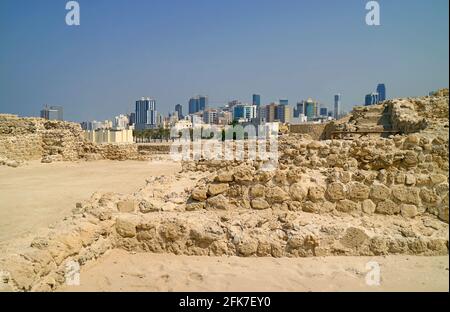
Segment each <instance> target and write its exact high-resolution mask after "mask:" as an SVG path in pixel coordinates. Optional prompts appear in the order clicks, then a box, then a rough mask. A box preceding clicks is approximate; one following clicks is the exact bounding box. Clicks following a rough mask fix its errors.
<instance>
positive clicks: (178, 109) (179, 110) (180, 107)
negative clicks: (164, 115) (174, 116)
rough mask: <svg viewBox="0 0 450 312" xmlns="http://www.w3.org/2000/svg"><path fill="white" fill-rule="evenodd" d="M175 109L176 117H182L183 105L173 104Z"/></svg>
mask: <svg viewBox="0 0 450 312" xmlns="http://www.w3.org/2000/svg"><path fill="white" fill-rule="evenodd" d="M175 111H176V112H177V113H178V119H180V120H181V119H183V118H184V116H183V106H182V105H181V104H177V105H175Z"/></svg>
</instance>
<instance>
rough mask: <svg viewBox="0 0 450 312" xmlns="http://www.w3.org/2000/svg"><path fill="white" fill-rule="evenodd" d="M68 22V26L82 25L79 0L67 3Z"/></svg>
mask: <svg viewBox="0 0 450 312" xmlns="http://www.w3.org/2000/svg"><path fill="white" fill-rule="evenodd" d="M66 10H67V11H69V12H67V14H66V24H67V25H68V26H80V4H79V3H78V1H69V2H67V3H66Z"/></svg>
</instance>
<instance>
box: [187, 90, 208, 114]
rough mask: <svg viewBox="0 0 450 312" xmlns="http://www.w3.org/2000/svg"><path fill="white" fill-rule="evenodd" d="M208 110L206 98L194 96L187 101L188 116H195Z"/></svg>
mask: <svg viewBox="0 0 450 312" xmlns="http://www.w3.org/2000/svg"><path fill="white" fill-rule="evenodd" d="M207 108H208V97H206V96H202V95H200V96H195V97H192V98H190V99H189V114H195V113H198V112H201V111H204V110H205V109H207Z"/></svg>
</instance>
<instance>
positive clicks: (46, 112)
mask: <svg viewBox="0 0 450 312" xmlns="http://www.w3.org/2000/svg"><path fill="white" fill-rule="evenodd" d="M41 118H44V119H47V120H60V121H62V120H64V110H63V108H62V107H61V106H50V107H48V106H47V105H46V106H45V107H44V108H43V109H42V110H41Z"/></svg>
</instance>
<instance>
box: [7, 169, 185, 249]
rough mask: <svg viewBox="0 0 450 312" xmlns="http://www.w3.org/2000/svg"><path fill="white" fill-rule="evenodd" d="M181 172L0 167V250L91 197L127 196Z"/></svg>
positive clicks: (59, 217) (48, 224) (56, 220)
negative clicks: (158, 178) (99, 194)
mask: <svg viewBox="0 0 450 312" xmlns="http://www.w3.org/2000/svg"><path fill="white" fill-rule="evenodd" d="M180 169H181V167H180V165H179V164H177V163H174V162H171V161H152V162H147V161H145V162H144V161H121V162H120V161H109V160H104V161H103V160H102V161H94V162H60V163H52V164H41V163H40V162H30V163H28V164H26V165H24V166H22V167H19V168H10V167H6V166H1V167H0V247H1V245H2V244H5V243H7V242H8V241H10V240H13V239H17V238H19V237H21V236H24V235H27V234H31V233H33V234H36V233H37V232H38V230H39V229H41V228H47V227H48V226H50V225H51V224H53V223H55V222H58V221H60V220H62V219H63V218H64V217H66V216H68V215H70V213H71V210H72V209H73V208H74V207H75V204H76V203H77V202H79V201H82V200H84V199H88V198H89V197H90V196H91V195H92V193H94V192H97V191H100V192H119V193H130V192H135V191H137V190H138V189H139V188H140V187H142V186H144V185H145V179H146V178H150V177H152V176H159V175H171V174H174V173H176V172H177V171H179V170H180Z"/></svg>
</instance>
